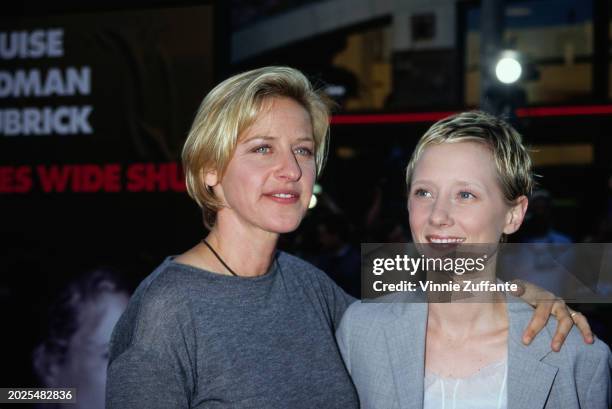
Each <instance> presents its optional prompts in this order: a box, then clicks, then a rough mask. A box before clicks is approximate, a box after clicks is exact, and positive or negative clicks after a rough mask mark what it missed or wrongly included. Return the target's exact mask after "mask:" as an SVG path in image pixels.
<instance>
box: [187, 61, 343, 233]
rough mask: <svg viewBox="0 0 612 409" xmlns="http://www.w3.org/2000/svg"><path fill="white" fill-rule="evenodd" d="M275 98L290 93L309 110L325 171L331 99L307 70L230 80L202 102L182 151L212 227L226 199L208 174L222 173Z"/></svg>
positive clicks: (263, 71)
mask: <svg viewBox="0 0 612 409" xmlns="http://www.w3.org/2000/svg"><path fill="white" fill-rule="evenodd" d="M274 97H287V98H291V99H293V100H295V101H296V102H298V103H299V104H300V105H302V106H303V107H304V109H306V111H307V112H308V114H309V115H310V119H311V121H312V129H313V134H314V135H313V138H314V142H315V161H316V168H317V175H319V174H320V173H321V171H322V170H323V166H324V164H325V158H326V156H327V148H328V143H329V118H330V110H331V106H332V103H331V101H330V100H329V99H328V98H327V97H326V96H325V95H324V94H323V93H322V92H320V91H318V90H315V89H314V88H313V86H312V84H311V83H310V81H308V79H307V78H306V77H305V76H304V74H302V73H301V72H300V71H298V70H296V69H294V68H290V67H263V68H258V69H255V70H252V71H247V72H244V73H241V74H238V75H235V76H233V77H231V78H228V79H226V80H225V81H223V82H222V83H220V84H219V85H217V86H216V87H215V88H214V89H213V90H212V91H210V92H209V93H208V95H206V97H205V98H204V100H203V101H202V104H201V105H200V107H199V109H198V112H197V114H196V117H195V119H194V121H193V125H192V126H191V130H190V131H189V135H188V136H187V140H186V141H185V146H184V147H183V153H182V159H183V170H184V172H185V181H186V185H187V192H188V193H189V195H190V196H191V197H192V198H193V199H194V200H195V201H196V202H197V203H198V205H199V206H200V207H201V208H202V211H203V214H204V224H205V225H206V227H208V228H209V229H210V228H212V226H213V225H214V223H215V219H216V213H217V211H218V210H219V209H220V208H221V207H222V203H221V202H220V201H219V200H218V199H217V197H215V195H214V193H213V192H212V189H210V188H209V187H208V186H206V185H205V183H204V179H203V175H204V174H205V173H206V172H209V171H216V172H217V174H218V175H219V177H220V178H221V177H222V176H223V173H224V171H225V169H226V167H227V164H228V163H229V161H230V159H231V157H232V154H233V152H234V149H235V147H236V144H237V143H238V138H239V136H240V135H241V134H242V132H243V131H245V130H246V129H247V128H248V127H249V126H250V125H252V124H253V122H254V121H255V119H256V118H257V116H258V115H259V113H260V112H261V111H262V110H263V109H265V105H266V104H264V100H265V99H267V98H274Z"/></svg>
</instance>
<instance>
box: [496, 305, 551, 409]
mask: <svg viewBox="0 0 612 409" xmlns="http://www.w3.org/2000/svg"><path fill="white" fill-rule="evenodd" d="M507 306H508V318H509V321H510V329H509V334H508V382H507V385H508V409H515V408H516V409H542V408H543V407H544V405H545V404H546V400H547V399H548V396H549V394H550V389H551V387H552V383H553V381H554V380H555V376H556V375H557V371H558V368H557V367H554V366H551V365H548V364H546V363H544V362H542V359H544V358H545V357H546V356H547V355H548V354H550V353H552V350H551V348H550V342H551V338H550V336H548V333H547V332H546V329H544V330H542V332H541V333H540V334H539V335H538V336H537V337H535V339H534V340H533V341H532V342H531V345H529V346H525V345H523V343H522V341H521V338H522V335H523V330H524V328H525V327H526V326H527V323H528V321H525V320H524V319H521V316H522V315H524V314H519V312H520V309H524V308H529V310H531V308H530V307H528V306H527V305H525V304H524V303H523V302H522V301H518V302H516V301H514V302H513V300H509V302H508V303H507ZM530 312H531V311H530Z"/></svg>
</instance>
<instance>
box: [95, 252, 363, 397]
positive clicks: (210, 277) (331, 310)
mask: <svg viewBox="0 0 612 409" xmlns="http://www.w3.org/2000/svg"><path fill="white" fill-rule="evenodd" d="M352 301H354V300H353V299H352V298H351V297H350V296H348V295H347V294H346V293H344V292H343V291H342V290H341V289H340V288H339V287H337V286H336V285H335V284H334V283H333V282H332V281H331V280H330V279H329V278H328V277H327V275H326V274H325V273H323V272H322V271H320V270H318V269H316V268H315V267H314V266H312V265H310V264H308V263H306V262H305V261H303V260H300V259H298V258H296V257H293V256H291V255H288V254H286V253H283V252H278V253H277V254H276V256H275V260H274V262H273V263H272V265H271V267H270V270H269V271H268V272H267V273H266V274H265V275H263V276H259V277H255V278H244V277H234V276H225V275H220V274H215V273H212V272H209V271H205V270H201V269H198V268H195V267H191V266H187V265H184V264H179V263H177V262H174V261H173V260H172V257H169V258H167V259H166V260H165V261H164V262H163V263H162V264H161V265H160V266H159V267H158V268H157V269H156V270H155V271H154V272H153V273H152V274H151V275H149V276H148V277H147V278H145V279H144V280H143V282H142V283H141V284H140V285H139V287H138V288H137V289H136V291H135V293H134V295H133V296H132V298H131V300H130V303H129V305H128V307H127V309H126V311H125V313H124V314H123V316H122V317H121V319H120V320H119V322H118V323H117V325H116V327H115V330H114V332H113V336H112V338H111V346H110V359H109V368H108V380H107V390H106V407H107V408H108V409H119V408H122V409H123V408H147V409H156V408H159V409H162V408H163V409H173V408H202V409H203V408H235V409H239V408H257V409H261V408H270V409H274V408H279V409H280V408H283V409H286V408H291V409H300V408H308V409H311V408H318V409H324V408H343V409H350V408H357V407H358V398H357V395H356V392H355V389H354V387H353V384H352V382H351V380H350V378H349V375H348V373H347V371H346V368H345V366H344V363H343V361H342V358H341V356H340V353H339V350H338V346H337V344H336V341H335V339H334V333H335V331H336V328H337V327H338V325H339V323H340V319H341V317H342V315H343V314H344V311H345V310H346V308H347V306H348V305H349V304H350V303H351V302H352Z"/></svg>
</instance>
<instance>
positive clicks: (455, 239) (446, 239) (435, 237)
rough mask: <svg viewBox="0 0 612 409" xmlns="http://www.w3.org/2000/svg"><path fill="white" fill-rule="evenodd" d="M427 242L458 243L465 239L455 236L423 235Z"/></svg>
mask: <svg viewBox="0 0 612 409" xmlns="http://www.w3.org/2000/svg"><path fill="white" fill-rule="evenodd" d="M425 238H426V239H427V242H428V243H431V244H460V243H463V242H464V241H465V237H456V236H438V235H428V236H425Z"/></svg>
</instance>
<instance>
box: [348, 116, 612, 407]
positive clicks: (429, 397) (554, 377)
mask: <svg viewBox="0 0 612 409" xmlns="http://www.w3.org/2000/svg"><path fill="white" fill-rule="evenodd" d="M407 183H408V187H409V199H408V210H409V214H410V228H411V231H412V236H413V239H414V241H415V243H416V245H417V248H418V249H419V251H420V253H421V254H422V255H423V257H433V255H434V254H439V253H440V252H447V251H449V250H457V249H458V248H462V247H465V246H467V245H468V244H486V243H493V245H492V246H491V247H496V243H499V242H500V241H503V240H504V238H505V236H506V235H508V234H512V233H514V232H515V231H516V230H518V228H519V227H520V225H521V223H522V221H523V218H524V215H525V211H526V209H527V204H528V199H527V196H528V194H529V193H530V191H531V188H532V185H533V179H532V173H531V161H530V158H529V155H528V153H527V150H526V149H525V147H524V146H523V144H522V141H521V137H520V135H519V134H518V133H517V132H516V131H515V130H514V129H513V128H512V127H511V126H510V125H508V124H507V123H505V122H503V121H501V120H499V119H496V118H494V117H492V116H489V115H487V114H485V113H482V112H468V113H462V114H458V115H455V116H451V117H449V118H446V119H443V120H441V121H439V122H438V123H436V124H434V125H433V126H432V127H431V128H430V129H429V131H428V132H427V133H426V134H425V135H424V136H423V137H422V138H421V140H420V141H419V143H418V144H417V147H416V149H415V151H414V154H413V156H412V159H411V161H410V163H409V164H408V168H407ZM488 256H489V258H488V261H487V262H486V263H485V264H484V265H483V267H482V269H481V270H480V271H479V272H478V273H473V274H466V275H465V276H460V275H456V274H450V275H449V276H448V277H447V278H448V279H450V280H452V281H451V282H452V283H457V284H459V283H461V288H462V289H463V285H462V284H463V283H464V281H465V280H466V279H467V278H470V279H471V280H473V281H478V280H481V282H485V283H486V282H489V283H496V281H495V266H496V257H497V253H496V252H495V251H492V252H490V253H488ZM427 274H428V279H431V278H432V272H431V271H429V272H427ZM439 295H440V294H433V293H431V292H429V293H428V294H423V293H421V294H414V293H413V294H412V295H410V294H401V293H396V294H393V295H391V296H388V298H389V299H388V300H385V301H389V302H384V303H364V304H362V303H354V304H353V305H352V306H351V307H350V308H349V309H348V311H347V312H346V313H345V315H344V317H343V319H342V322H341V325H340V328H339V330H338V332H337V338H338V343H339V346H340V350H341V352H342V355H343V357H344V359H345V363H346V365H347V368H348V370H349V372H350V374H351V377H352V378H353V381H354V383H355V386H356V387H357V391H358V394H359V398H360V402H361V407H362V408H365V409H368V408H381V409H383V408H384V409H391V408H414V409H417V408H425V409H430V408H446V407H448V408H454V409H467V408H469V409H480V408H482V409H484V408H487V409H488V408H499V409H501V408H517V409H519V408H520V409H527V408H533V409H536V408H538V409H539V408H555V409H561V408H588V409H605V408H608V407H610V403H611V402H610V396H611V390H610V366H611V358H610V350H609V348H608V346H607V345H606V344H604V343H603V342H601V341H599V340H596V341H595V342H594V343H593V344H592V345H587V344H584V343H583V342H582V339H581V337H580V336H579V333H578V331H577V330H575V329H573V330H572V331H571V332H570V334H569V336H568V338H567V340H566V342H565V344H564V347H563V348H562V349H561V351H560V352H559V353H555V352H552V350H551V348H550V345H551V340H552V334H553V332H552V328H550V325H549V326H548V327H547V328H546V330H544V331H542V332H541V333H539V334H538V335H537V337H536V338H535V339H534V340H533V342H532V344H531V345H529V346H525V345H524V344H523V343H522V342H521V333H522V330H523V328H525V326H526V325H528V323H529V321H530V313H529V308H528V307H526V306H525V305H524V304H521V303H516V302H514V301H515V299H514V298H513V297H511V296H507V295H506V294H505V293H504V292H499V291H497V292H496V291H484V292H479V293H478V296H479V297H480V298H479V299H478V302H450V303H448V302H447V303H441V302H437V301H438V299H435V298H432V297H436V296H439ZM444 295H445V296H447V297H448V296H450V297H451V298H450V299H451V300H453V301H455V300H456V297H457V296H460V295H459V294H455V293H453V292H451V293H448V292H447V293H445V294H444ZM465 295H466V294H463V296H465ZM471 295H475V294H471ZM414 297H421V298H420V299H415V298H414ZM425 297H427V298H425ZM464 301H465V300H464Z"/></svg>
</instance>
